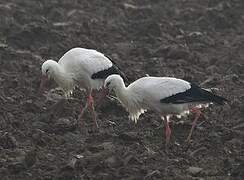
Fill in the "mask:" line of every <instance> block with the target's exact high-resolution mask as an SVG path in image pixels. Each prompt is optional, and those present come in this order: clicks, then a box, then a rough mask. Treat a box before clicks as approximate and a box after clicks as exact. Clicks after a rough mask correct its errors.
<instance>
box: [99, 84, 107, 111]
mask: <svg viewBox="0 0 244 180" xmlns="http://www.w3.org/2000/svg"><path fill="white" fill-rule="evenodd" d="M101 91H102V92H101V94H100V96H99V98H98V100H97V106H99V105H100V103H101V101H102V100H103V99H104V98H105V97H106V96H107V95H108V89H105V88H104V87H103V88H102V90H101Z"/></svg>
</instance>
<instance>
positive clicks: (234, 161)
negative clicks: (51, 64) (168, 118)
mask: <svg viewBox="0 0 244 180" xmlns="http://www.w3.org/2000/svg"><path fill="white" fill-rule="evenodd" d="M243 30H244V1H243V0H205V1H203V0H125V1H122V0H106V1H101V0H82V1H78V0H69V1H66V0H60V1H57V0H43V1H34V0H22V1H19V0H1V1H0V179H1V180H11V179H16V180H28V179H31V180H52V179H54V180H66V179H69V180H76V179H106V180H107V179H111V180H115V179H124V180H134V179H135V180H142V179H145V180H150V179H153V180H156V179H167V180H171V179H177V180H181V179H187V180H188V179H189V180H203V179H204V180H216V179H217V180H218V179H219V180H227V179H228V180H229V179H234V180H236V179H237V180H241V179H244V156H243V154H244V152H243V149H244V120H243V117H244V31H243ZM76 46H79V47H85V48H93V49H97V50H98V51H101V52H103V53H104V54H105V55H108V56H109V57H110V58H111V59H113V60H114V61H115V62H117V63H118V64H119V65H120V67H121V68H122V69H123V70H124V72H125V73H126V74H127V75H128V77H129V80H130V82H132V81H133V80H135V79H137V78H139V77H142V76H145V74H149V75H151V76H174V77H178V78H183V79H186V80H190V81H193V82H196V83H198V84H201V85H202V86H203V87H205V88H210V87H214V88H218V89H219V90H217V93H218V94H220V95H223V96H224V97H226V98H227V99H229V100H230V102H229V105H225V106H211V107H210V108H209V109H206V110H205V111H204V116H202V118H201V120H200V121H199V122H198V124H199V125H198V126H197V128H196V130H195V131H194V134H193V139H192V141H191V143H190V144H189V145H187V144H186V143H185V142H184V141H185V139H186V137H187V135H188V133H189V130H190V127H191V122H192V119H193V117H192V116H189V117H187V118H184V119H177V118H175V119H174V121H172V122H171V124H170V125H171V128H172V134H173V135H172V139H171V145H170V148H169V152H168V153H166V152H165V151H164V149H165V147H164V144H165V139H164V128H163V125H162V123H161V121H160V118H159V117H158V116H157V115H156V114H155V113H153V112H150V111H149V112H148V113H146V114H144V115H143V116H142V117H141V118H140V121H139V122H138V124H133V123H132V122H130V121H129V120H128V117H127V116H128V114H127V113H126V112H125V110H124V109H123V108H122V107H121V105H120V104H119V103H118V102H116V101H110V100H108V99H105V100H104V101H103V102H102V104H101V106H99V107H97V108H96V109H97V113H98V123H99V125H100V131H99V132H97V133H95V132H91V131H89V129H90V127H92V121H91V117H90V115H89V114H88V113H87V114H86V116H85V117H86V129H87V130H88V131H87V133H85V131H84V133H80V131H79V129H78V128H77V125H76V124H77V117H78V114H79V104H80V102H79V101H77V100H69V101H68V102H65V103H64V104H63V105H62V106H60V107H59V108H57V107H55V108H52V105H53V104H55V102H56V100H55V98H47V97H46V96H45V94H42V93H40V92H39V84H40V77H41V71H40V67H41V64H42V63H43V62H44V60H46V59H55V60H58V59H59V58H60V57H61V56H62V54H63V53H64V52H66V51H67V50H69V49H70V48H72V47H76ZM54 87H55V86H54ZM52 96H55V97H56V96H57V94H56V93H55V92H54V93H52ZM74 97H75V98H78V99H79V100H80V101H81V100H82V101H83V103H84V99H85V96H84V95H83V94H82V93H80V92H78V91H77V92H76V93H75V94H74Z"/></svg>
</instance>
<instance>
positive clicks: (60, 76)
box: [52, 63, 74, 92]
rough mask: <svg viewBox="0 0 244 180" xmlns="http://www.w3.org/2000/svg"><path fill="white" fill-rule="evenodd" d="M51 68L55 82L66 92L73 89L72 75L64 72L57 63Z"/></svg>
mask: <svg viewBox="0 0 244 180" xmlns="http://www.w3.org/2000/svg"><path fill="white" fill-rule="evenodd" d="M53 70H54V72H53V75H52V77H53V79H54V80H55V82H56V83H57V84H58V85H59V86H60V87H61V88H63V90H64V91H66V92H67V91H71V90H73V88H74V87H73V86H74V81H73V79H72V77H71V76H70V75H69V74H68V73H66V72H65V70H64V68H63V67H62V66H60V65H59V64H58V63H57V64H55V66H54V67H53Z"/></svg>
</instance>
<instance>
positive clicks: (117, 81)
mask: <svg viewBox="0 0 244 180" xmlns="http://www.w3.org/2000/svg"><path fill="white" fill-rule="evenodd" d="M121 86H124V81H123V79H122V77H121V76H120V75H117V74H113V75H110V76H108V77H107V78H106V80H105V82H104V87H105V88H106V89H108V90H109V91H112V90H117V89H118V88H121Z"/></svg>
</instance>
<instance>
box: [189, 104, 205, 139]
mask: <svg viewBox="0 0 244 180" xmlns="http://www.w3.org/2000/svg"><path fill="white" fill-rule="evenodd" d="M191 112H192V113H194V114H195V118H194V120H193V122H192V126H191V130H190V133H189V135H188V137H187V139H186V142H187V143H189V142H190V140H191V136H192V133H193V130H194V129H195V127H196V125H197V120H198V119H199V118H200V116H201V111H200V110H199V109H198V108H193V109H191Z"/></svg>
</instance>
